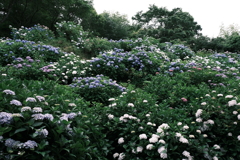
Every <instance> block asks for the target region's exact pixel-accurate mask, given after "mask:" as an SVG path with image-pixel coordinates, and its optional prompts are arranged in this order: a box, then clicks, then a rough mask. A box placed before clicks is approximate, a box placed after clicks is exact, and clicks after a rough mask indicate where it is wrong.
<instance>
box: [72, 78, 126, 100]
mask: <svg viewBox="0 0 240 160" xmlns="http://www.w3.org/2000/svg"><path fill="white" fill-rule="evenodd" d="M70 86H71V87H73V88H76V90H74V91H75V92H76V93H77V94H79V95H80V96H81V97H83V98H84V99H86V100H87V101H91V102H98V103H103V104H104V105H106V104H108V103H107V101H108V99H109V98H111V97H115V96H118V95H120V94H121V93H122V92H123V91H125V89H126V88H124V87H122V86H120V85H119V84H117V83H116V81H113V80H112V79H108V78H107V77H105V76H103V75H96V77H85V78H82V77H78V78H76V77H75V78H74V79H73V83H72V84H70Z"/></svg>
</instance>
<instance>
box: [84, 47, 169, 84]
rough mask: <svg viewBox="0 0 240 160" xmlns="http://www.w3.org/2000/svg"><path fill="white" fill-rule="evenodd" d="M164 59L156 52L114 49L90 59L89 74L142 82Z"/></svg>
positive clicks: (122, 80)
mask: <svg viewBox="0 0 240 160" xmlns="http://www.w3.org/2000/svg"><path fill="white" fill-rule="evenodd" d="M163 60H164V58H163V55H162V54H161V53H158V52H146V51H141V50H140V49H139V50H137V49H136V50H134V51H131V52H123V50H121V49H116V50H115V51H113V52H112V53H103V54H100V55H99V56H97V57H96V58H92V60H90V66H91V70H90V71H88V72H89V74H93V75H96V74H103V75H106V76H108V77H110V78H112V79H114V80H117V81H121V82H127V81H128V80H131V81H134V82H136V83H138V82H139V83H142V81H143V80H145V79H147V78H148V76H147V75H151V74H155V73H156V72H158V71H159V69H160V68H159V66H160V64H161V62H162V61H163Z"/></svg>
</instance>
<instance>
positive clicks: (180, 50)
mask: <svg viewBox="0 0 240 160" xmlns="http://www.w3.org/2000/svg"><path fill="white" fill-rule="evenodd" d="M166 44H167V45H166V46H165V48H164V51H166V52H168V53H169V57H170V58H171V59H176V58H180V59H181V60H185V59H189V58H191V57H193V56H194V55H195V53H194V52H193V51H192V50H191V49H190V48H188V47H187V46H184V45H183V44H171V43H166Z"/></svg>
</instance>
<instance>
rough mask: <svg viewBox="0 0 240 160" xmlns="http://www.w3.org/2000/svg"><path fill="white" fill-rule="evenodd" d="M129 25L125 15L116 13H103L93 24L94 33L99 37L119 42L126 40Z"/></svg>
mask: <svg viewBox="0 0 240 160" xmlns="http://www.w3.org/2000/svg"><path fill="white" fill-rule="evenodd" d="M129 29H130V24H129V21H128V19H127V16H126V15H121V14H120V13H118V12H115V13H110V12H106V11H104V12H103V13H101V14H100V15H99V16H98V21H96V23H95V31H96V32H97V33H98V35H99V36H100V37H104V38H108V39H113V40H119V39H124V38H127V37H128V35H129Z"/></svg>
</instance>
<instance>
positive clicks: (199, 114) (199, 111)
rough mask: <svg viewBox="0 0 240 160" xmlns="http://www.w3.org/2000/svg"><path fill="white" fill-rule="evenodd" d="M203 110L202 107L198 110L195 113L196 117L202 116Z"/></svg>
mask: <svg viewBox="0 0 240 160" xmlns="http://www.w3.org/2000/svg"><path fill="white" fill-rule="evenodd" d="M202 112H203V110H202V109H198V110H197V112H196V114H195V116H196V118H198V117H200V116H201V114H202Z"/></svg>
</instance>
